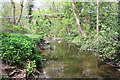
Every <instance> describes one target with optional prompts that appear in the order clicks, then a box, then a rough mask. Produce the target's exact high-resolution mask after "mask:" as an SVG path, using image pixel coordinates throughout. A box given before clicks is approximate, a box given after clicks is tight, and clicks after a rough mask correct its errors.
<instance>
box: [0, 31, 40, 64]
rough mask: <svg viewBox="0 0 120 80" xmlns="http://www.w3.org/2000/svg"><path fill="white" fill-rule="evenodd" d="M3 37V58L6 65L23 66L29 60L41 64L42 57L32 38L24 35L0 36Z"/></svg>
mask: <svg viewBox="0 0 120 80" xmlns="http://www.w3.org/2000/svg"><path fill="white" fill-rule="evenodd" d="M0 35H1V37H2V40H1V41H2V49H1V50H2V51H1V58H2V60H3V61H4V62H5V63H8V64H12V65H13V64H18V65H17V66H23V65H25V64H26V61H28V60H31V61H32V60H35V61H36V62H37V63H41V56H40V55H39V54H38V53H37V51H36V49H35V45H34V42H33V40H32V39H31V38H29V37H27V36H25V35H23V34H6V33H2V34H0Z"/></svg>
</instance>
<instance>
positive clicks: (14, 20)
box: [11, 0, 16, 25]
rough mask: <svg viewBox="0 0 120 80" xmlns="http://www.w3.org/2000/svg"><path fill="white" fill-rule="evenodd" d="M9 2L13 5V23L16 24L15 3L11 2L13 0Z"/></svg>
mask: <svg viewBox="0 0 120 80" xmlns="http://www.w3.org/2000/svg"><path fill="white" fill-rule="evenodd" d="M11 4H12V7H13V24H14V25H15V24H16V19H15V8H16V7H15V3H14V2H13V0H11Z"/></svg>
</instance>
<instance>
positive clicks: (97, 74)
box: [39, 40, 120, 78]
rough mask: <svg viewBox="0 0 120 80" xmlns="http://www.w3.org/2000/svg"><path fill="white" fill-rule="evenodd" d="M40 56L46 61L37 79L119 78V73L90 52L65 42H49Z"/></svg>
mask: <svg viewBox="0 0 120 80" xmlns="http://www.w3.org/2000/svg"><path fill="white" fill-rule="evenodd" d="M49 42H50V43H49V44H47V45H45V50H43V52H42V55H44V56H46V57H47V61H46V62H45V63H44V64H45V65H44V67H43V68H42V74H41V75H40V76H39V78H119V76H120V73H119V72H118V71H116V70H115V69H114V68H113V67H111V66H109V65H107V64H103V63H102V62H101V60H100V59H99V58H98V57H96V56H95V55H94V53H93V52H91V51H81V50H79V48H78V47H77V46H75V45H74V44H71V43H68V42H67V41H64V40H62V41H59V40H58V41H57V40H51V41H49Z"/></svg>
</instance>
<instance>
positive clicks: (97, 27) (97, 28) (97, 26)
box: [96, 0, 99, 34]
mask: <svg viewBox="0 0 120 80" xmlns="http://www.w3.org/2000/svg"><path fill="white" fill-rule="evenodd" d="M98 24H99V0H97V24H96V30H97V34H98V33H99V25H98Z"/></svg>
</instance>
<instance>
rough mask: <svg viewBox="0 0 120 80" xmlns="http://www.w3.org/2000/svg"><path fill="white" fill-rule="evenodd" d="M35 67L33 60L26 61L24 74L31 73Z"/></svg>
mask: <svg viewBox="0 0 120 80" xmlns="http://www.w3.org/2000/svg"><path fill="white" fill-rule="evenodd" d="M35 68H36V62H35V60H34V61H28V64H27V66H26V75H27V77H28V76H29V75H33V73H34V72H35Z"/></svg>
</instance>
